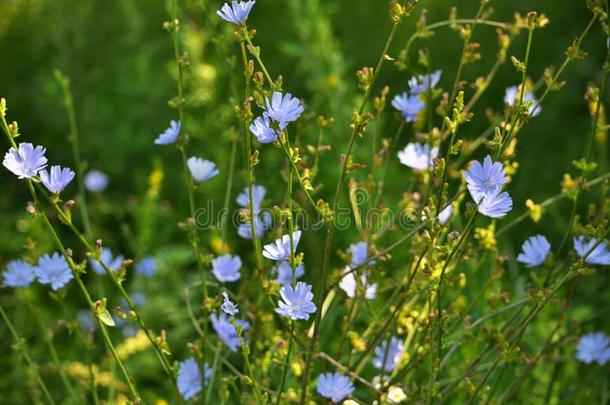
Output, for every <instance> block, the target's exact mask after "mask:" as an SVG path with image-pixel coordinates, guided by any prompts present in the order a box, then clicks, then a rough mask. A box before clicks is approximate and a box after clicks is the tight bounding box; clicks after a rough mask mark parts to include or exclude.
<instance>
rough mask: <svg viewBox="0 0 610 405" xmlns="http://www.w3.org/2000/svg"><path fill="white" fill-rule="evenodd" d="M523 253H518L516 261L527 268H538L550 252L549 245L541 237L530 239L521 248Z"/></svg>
mask: <svg viewBox="0 0 610 405" xmlns="http://www.w3.org/2000/svg"><path fill="white" fill-rule="evenodd" d="M521 250H523V253H519V256H517V261H518V262H521V263H524V264H525V265H526V266H527V267H535V266H540V265H541V264H542V263H544V261H545V260H546V257H547V256H548V255H549V252H550V251H551V244H550V243H549V241H548V240H547V239H546V238H545V237H544V236H542V235H535V236H532V237H530V238H529V239H528V240H526V241H525V242H524V243H523V246H522V247H521Z"/></svg>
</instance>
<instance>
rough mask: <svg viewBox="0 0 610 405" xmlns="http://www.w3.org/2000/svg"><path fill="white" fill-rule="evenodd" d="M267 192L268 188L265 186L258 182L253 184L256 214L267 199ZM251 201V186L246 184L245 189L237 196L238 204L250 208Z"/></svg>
mask: <svg viewBox="0 0 610 405" xmlns="http://www.w3.org/2000/svg"><path fill="white" fill-rule="evenodd" d="M266 193H267V189H266V188H265V187H263V186H259V185H257V184H253V185H252V209H253V210H254V213H255V214H258V212H259V211H260V210H261V204H262V202H263V200H264V199H265V194H266ZM249 201H250V193H249V188H248V186H246V187H245V188H244V191H242V192H241V193H240V194H239V195H238V196H237V200H236V202H237V204H238V205H239V206H240V207H242V208H246V209H247V208H248V202H249Z"/></svg>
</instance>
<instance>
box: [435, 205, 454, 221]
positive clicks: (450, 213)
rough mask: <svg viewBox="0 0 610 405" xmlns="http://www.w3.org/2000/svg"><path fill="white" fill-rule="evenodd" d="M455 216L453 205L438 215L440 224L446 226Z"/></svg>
mask: <svg viewBox="0 0 610 405" xmlns="http://www.w3.org/2000/svg"><path fill="white" fill-rule="evenodd" d="M452 216H453V204H449V205H448V206H446V207H445V208H443V210H442V211H441V212H440V213H439V214H438V222H440V224H441V225H445V224H446V223H447V222H449V220H450V219H451V217H452Z"/></svg>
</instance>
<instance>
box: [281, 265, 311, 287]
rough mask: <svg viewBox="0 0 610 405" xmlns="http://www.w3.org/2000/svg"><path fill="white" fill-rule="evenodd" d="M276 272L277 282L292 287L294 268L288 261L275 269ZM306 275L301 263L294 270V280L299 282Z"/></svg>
mask: <svg viewBox="0 0 610 405" xmlns="http://www.w3.org/2000/svg"><path fill="white" fill-rule="evenodd" d="M274 272H275V273H277V281H278V282H279V283H280V284H281V285H292V267H291V266H290V263H289V262H288V261H281V262H280V263H279V264H278V265H277V266H276V267H275V269H274ZM304 274H305V266H303V263H301V264H299V265H298V266H296V268H295V269H294V278H295V279H296V280H298V279H300V278H301V277H303V275H304Z"/></svg>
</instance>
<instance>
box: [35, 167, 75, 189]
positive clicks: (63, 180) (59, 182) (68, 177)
mask: <svg viewBox="0 0 610 405" xmlns="http://www.w3.org/2000/svg"><path fill="white" fill-rule="evenodd" d="M73 179H74V172H73V171H72V170H70V169H68V168H67V167H64V168H63V169H62V168H61V167H60V166H51V174H49V173H48V172H47V170H46V169H44V170H41V171H40V180H41V181H42V184H44V186H45V187H46V188H47V189H48V190H49V191H50V192H52V193H54V194H59V193H61V192H62V191H63V189H64V188H66V186H67V185H68V184H70V182H71V181H72V180H73Z"/></svg>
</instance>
